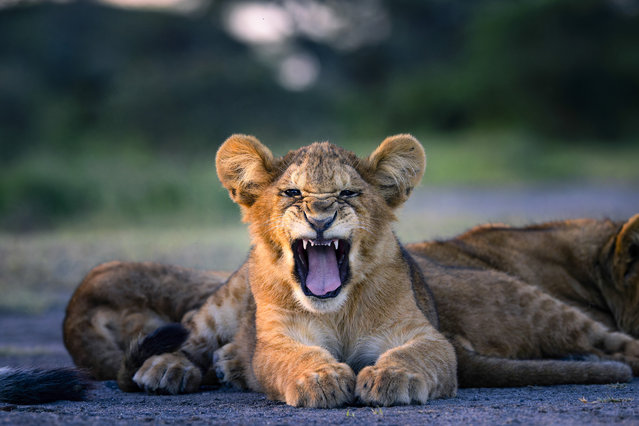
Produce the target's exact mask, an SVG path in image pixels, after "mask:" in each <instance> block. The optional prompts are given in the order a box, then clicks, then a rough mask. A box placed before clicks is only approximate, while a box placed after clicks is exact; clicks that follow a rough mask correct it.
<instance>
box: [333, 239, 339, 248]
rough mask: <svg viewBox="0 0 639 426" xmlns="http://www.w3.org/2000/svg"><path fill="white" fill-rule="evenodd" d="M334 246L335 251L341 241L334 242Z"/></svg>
mask: <svg viewBox="0 0 639 426" xmlns="http://www.w3.org/2000/svg"><path fill="white" fill-rule="evenodd" d="M333 244H335V250H337V249H338V247H339V240H333Z"/></svg>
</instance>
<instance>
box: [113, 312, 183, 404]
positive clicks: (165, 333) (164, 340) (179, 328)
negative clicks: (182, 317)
mask: <svg viewBox="0 0 639 426" xmlns="http://www.w3.org/2000/svg"><path fill="white" fill-rule="evenodd" d="M188 337H189V331H188V330H187V329H186V328H184V326H183V325H182V324H180V323H171V324H167V325H164V326H162V327H160V328H158V329H157V330H155V331H154V332H153V333H151V334H148V335H146V336H141V337H140V338H138V339H134V340H133V341H132V342H131V344H130V346H129V349H128V350H127V351H126V352H125V354H124V358H123V359H122V364H121V366H120V370H119V371H118V386H119V387H120V389H122V390H123V391H125V392H135V391H138V390H139V388H138V386H137V385H136V384H135V382H134V381H133V375H134V374H135V372H136V371H138V369H139V368H140V367H142V364H144V361H146V360H147V359H148V358H150V357H152V356H154V355H161V354H164V353H167V352H173V351H176V350H178V349H179V348H180V346H182V344H183V343H184V342H185V341H186V339H187V338H188Z"/></svg>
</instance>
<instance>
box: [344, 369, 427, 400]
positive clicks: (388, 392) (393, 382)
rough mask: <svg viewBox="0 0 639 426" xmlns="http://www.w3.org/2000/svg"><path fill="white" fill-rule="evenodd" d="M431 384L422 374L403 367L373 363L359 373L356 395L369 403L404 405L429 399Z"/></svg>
mask: <svg viewBox="0 0 639 426" xmlns="http://www.w3.org/2000/svg"><path fill="white" fill-rule="evenodd" d="M428 392H429V386H428V384H427V380H426V378H425V377H423V376H422V375H419V374H417V373H412V372H410V371H408V370H407V369H406V368H403V367H378V366H375V365H371V366H369V367H366V368H364V369H363V370H362V371H360V372H359V374H358V375H357V388H356V389H355V395H356V396H357V398H358V399H359V400H360V401H361V402H362V403H364V404H368V405H381V406H387V405H404V404H410V403H411V402H415V403H420V404H423V403H425V402H426V401H428Z"/></svg>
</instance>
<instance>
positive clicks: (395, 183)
mask: <svg viewBox="0 0 639 426" xmlns="http://www.w3.org/2000/svg"><path fill="white" fill-rule="evenodd" d="M216 164H217V172H218V176H219V178H220V180H221V181H222V184H223V185H224V186H225V187H226V188H227V189H228V191H229V194H230V196H231V198H232V199H233V200H234V201H235V202H236V203H238V204H239V205H240V207H241V210H242V214H243V218H244V220H245V221H246V222H248V223H249V230H250V234H251V240H252V245H253V247H252V249H251V252H250V254H249V257H248V259H247V260H246V262H245V263H244V264H243V265H242V266H241V267H240V268H239V269H238V270H237V271H236V272H234V273H233V274H228V273H222V272H216V271H195V270H189V269H185V268H180V267H176V266H167V265H159V264H154V263H125V262H112V263H107V264H104V265H101V266H98V267H97V268H95V269H93V270H92V271H91V272H90V273H89V274H88V275H87V277H86V278H85V279H84V281H83V282H82V283H81V284H80V286H79V287H78V289H77V290H76V292H75V294H74V295H73V297H72V299H71V301H70V302H69V305H68V307H67V314H66V318H65V322H64V339H65V344H66V347H67V349H68V350H69V352H70V354H71V355H72V357H73V359H74V361H75V363H76V364H77V365H78V366H80V367H84V368H87V369H89V371H90V372H91V373H92V374H93V375H94V376H95V377H96V378H97V379H101V380H103V379H113V378H116V377H117V379H118V383H119V385H120V387H121V388H122V389H124V390H127V391H132V390H138V389H143V390H146V391H149V392H158V393H181V392H194V391H197V390H198V389H199V387H200V385H202V384H212V383H216V382H218V378H219V380H221V381H222V382H225V383H231V384H234V385H236V386H240V387H244V388H249V389H252V390H255V391H260V392H265V393H266V394H267V395H268V396H269V397H270V398H273V399H279V400H282V401H285V402H287V403H288V404H291V405H295V406H311V407H333V406H338V405H341V404H346V403H350V402H352V401H354V400H355V399H357V400H358V401H360V402H363V403H365V404H373V405H393V404H408V403H423V402H425V401H426V400H427V399H428V398H437V397H446V396H452V395H454V394H455V391H456V388H457V380H459V383H460V385H462V386H521V385H528V384H556V383H606V382H618V381H627V380H629V379H630V378H631V376H632V371H634V373H635V374H637V373H638V372H639V341H637V340H635V339H634V338H633V337H631V336H637V335H639V309H636V306H637V302H638V301H639V300H638V299H639V266H638V264H639V262H637V258H638V257H639V254H638V247H639V216H635V217H634V218H632V219H631V220H630V221H628V222H627V223H625V224H624V223H616V222H611V221H594V220H577V221H567V222H556V223H550V224H545V225H540V226H533V227H528V228H507V227H497V226H493V227H489V226H486V227H479V228H476V229H474V230H472V231H470V232H468V233H466V234H464V235H462V236H460V237H457V238H454V239H451V240H448V241H438V242H427V243H421V244H413V245H409V246H407V247H406V248H404V247H402V245H401V244H400V243H399V242H398V241H397V239H396V237H395V235H394V234H393V232H392V229H391V223H392V222H393V220H394V219H395V216H394V213H393V211H394V210H395V209H396V208H397V207H398V206H400V205H401V204H402V203H403V202H404V201H405V200H406V199H407V198H408V196H409V194H410V192H411V190H412V189H413V187H414V186H415V185H417V183H418V182H419V181H420V180H421V177H422V174H423V172H424V167H425V156H424V151H423V149H422V147H421V145H420V144H419V143H418V142H417V141H416V140H415V139H414V138H413V137H412V136H409V135H398V136H394V137H390V138H388V139H386V140H385V141H384V142H383V143H382V144H381V145H380V146H379V147H378V148H377V149H376V150H375V151H374V152H373V153H372V154H371V155H370V156H369V157H368V158H363V159H361V158H357V157H356V156H355V155H354V154H352V153H351V152H348V151H346V150H343V149H341V148H339V147H336V146H334V145H331V144H328V143H315V144H312V145H310V146H306V147H303V148H300V149H298V150H296V151H292V152H290V153H288V154H287V155H286V156H284V157H282V158H275V157H273V155H272V154H271V152H270V151H269V150H268V149H267V148H266V147H265V146H264V145H262V144H261V143H260V142H259V141H258V140H257V139H255V138H253V137H250V136H244V135H235V136H232V137H231V138H229V139H228V140H227V141H226V142H225V143H224V144H223V145H222V146H221V148H220V150H219V151H218V154H217V159H216ZM435 302H436V304H437V306H438V312H439V318H438V316H437V312H436V310H435ZM175 322H180V323H181V324H182V325H183V327H182V326H179V325H176V324H172V325H171V324H170V323H175ZM162 326H164V327H162ZM158 327H159V328H158ZM438 330H439V331H438ZM149 333H151V334H149ZM625 333H627V334H625ZM145 335H147V336H146V337H145V338H138V337H139V336H145ZM444 336H446V337H444ZM455 354H456V355H457V356H455ZM592 355H594V356H596V357H597V358H598V359H599V360H596V361H593V360H592V359H591V360H589V361H574V360H573V361H566V360H559V359H561V358H566V357H573V358H574V357H575V356H589V358H594V357H592ZM456 358H457V362H456ZM601 360H607V361H601ZM611 361H620V362H611ZM631 369H632V371H631Z"/></svg>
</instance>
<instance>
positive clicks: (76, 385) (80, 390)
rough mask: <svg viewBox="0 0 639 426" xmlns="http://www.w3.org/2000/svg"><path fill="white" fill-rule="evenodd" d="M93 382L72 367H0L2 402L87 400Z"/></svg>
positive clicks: (25, 402)
mask: <svg viewBox="0 0 639 426" xmlns="http://www.w3.org/2000/svg"><path fill="white" fill-rule="evenodd" d="M90 387H91V382H90V381H89V380H88V378H87V375H86V374H85V373H83V372H82V371H80V370H76V369H72V368H53V369H40V368H13V367H1V368H0V402H5V403H10V404H42V403H45V402H52V401H59V400H69V401H81V400H83V399H85V397H86V393H87V390H88V389H89V388H90Z"/></svg>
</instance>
